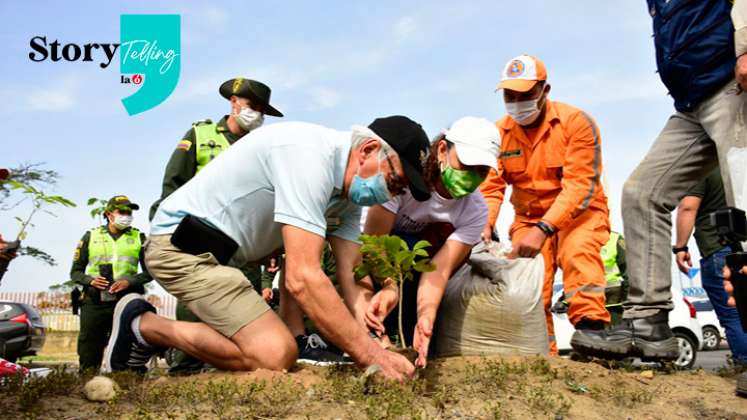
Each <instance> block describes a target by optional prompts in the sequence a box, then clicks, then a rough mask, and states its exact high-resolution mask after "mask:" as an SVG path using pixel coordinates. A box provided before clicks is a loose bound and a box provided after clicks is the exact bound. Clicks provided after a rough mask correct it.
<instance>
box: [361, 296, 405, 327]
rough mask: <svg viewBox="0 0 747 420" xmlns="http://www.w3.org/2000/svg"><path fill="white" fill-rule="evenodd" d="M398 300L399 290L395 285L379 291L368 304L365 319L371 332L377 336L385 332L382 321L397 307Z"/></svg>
mask: <svg viewBox="0 0 747 420" xmlns="http://www.w3.org/2000/svg"><path fill="white" fill-rule="evenodd" d="M398 300H399V288H398V287H397V285H396V284H390V285H388V286H387V287H385V288H383V289H381V290H379V292H378V293H376V294H375V295H374V296H373V298H371V302H369V304H368V309H366V314H365V319H366V325H367V326H368V328H370V329H371V330H373V331H375V332H376V333H377V335H379V336H380V335H382V334H384V333H385V332H386V330H385V328H384V319H385V318H386V317H387V315H389V313H390V312H391V311H392V309H394V307H395V306H397V302H398Z"/></svg>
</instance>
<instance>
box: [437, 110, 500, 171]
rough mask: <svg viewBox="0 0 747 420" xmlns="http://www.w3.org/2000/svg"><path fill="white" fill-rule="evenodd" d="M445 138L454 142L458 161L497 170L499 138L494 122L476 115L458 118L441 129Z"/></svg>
mask: <svg viewBox="0 0 747 420" xmlns="http://www.w3.org/2000/svg"><path fill="white" fill-rule="evenodd" d="M443 134H444V136H445V137H446V140H448V141H450V142H452V143H454V146H455V147H456V152H457V156H458V157H459V161H460V162H462V164H464V165H468V166H489V167H491V168H493V169H495V170H498V153H499V151H500V138H501V135H500V133H499V132H498V128H496V126H495V124H493V123H492V122H490V121H488V120H486V119H485V118H478V117H464V118H460V119H458V120H457V121H456V122H454V124H452V125H451V128H449V129H448V130H444V131H443Z"/></svg>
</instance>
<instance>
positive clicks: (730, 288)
mask: <svg viewBox="0 0 747 420" xmlns="http://www.w3.org/2000/svg"><path fill="white" fill-rule="evenodd" d="M739 271H740V272H741V273H742V274H744V275H746V276H747V265H745V266H744V267H742V269H741V270H739ZM724 290H726V293H728V294H729V301H728V303H729V306H737V301H736V300H734V285H733V284H731V270H730V269H729V267H728V266H726V265H725V266H724Z"/></svg>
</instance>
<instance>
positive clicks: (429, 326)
mask: <svg viewBox="0 0 747 420" xmlns="http://www.w3.org/2000/svg"><path fill="white" fill-rule="evenodd" d="M432 334H433V321H432V320H431V319H430V318H426V317H420V318H418V325H416V326H415V334H414V335H413V337H412V347H413V348H414V349H415V351H417V352H418V358H417V360H415V366H417V367H421V368H423V367H425V365H426V363H427V359H428V347H429V346H430V345H431V335H432Z"/></svg>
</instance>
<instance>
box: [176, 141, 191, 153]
mask: <svg viewBox="0 0 747 420" xmlns="http://www.w3.org/2000/svg"><path fill="white" fill-rule="evenodd" d="M191 147H192V142H191V141H189V140H187V139H184V140H182V141H180V142H179V143H177V145H176V148H177V149H180V150H184V151H185V152H186V151H187V150H189V149H190V148H191Z"/></svg>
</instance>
